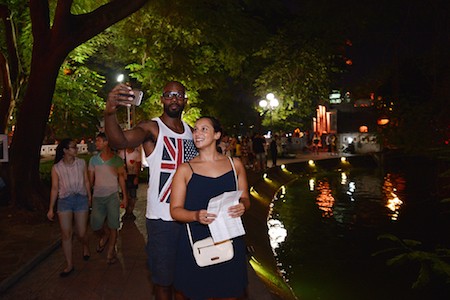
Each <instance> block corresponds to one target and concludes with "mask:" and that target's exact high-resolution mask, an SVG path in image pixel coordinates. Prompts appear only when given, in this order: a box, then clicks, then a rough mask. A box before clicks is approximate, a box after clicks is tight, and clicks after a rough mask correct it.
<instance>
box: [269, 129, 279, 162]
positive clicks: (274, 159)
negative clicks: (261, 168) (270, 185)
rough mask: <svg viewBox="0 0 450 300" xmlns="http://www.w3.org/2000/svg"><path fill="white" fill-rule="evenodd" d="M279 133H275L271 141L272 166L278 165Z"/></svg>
mask: <svg viewBox="0 0 450 300" xmlns="http://www.w3.org/2000/svg"><path fill="white" fill-rule="evenodd" d="M277 141H278V135H274V136H273V138H272V141H271V142H270V156H271V158H272V167H276V165H277V158H278V145H277Z"/></svg>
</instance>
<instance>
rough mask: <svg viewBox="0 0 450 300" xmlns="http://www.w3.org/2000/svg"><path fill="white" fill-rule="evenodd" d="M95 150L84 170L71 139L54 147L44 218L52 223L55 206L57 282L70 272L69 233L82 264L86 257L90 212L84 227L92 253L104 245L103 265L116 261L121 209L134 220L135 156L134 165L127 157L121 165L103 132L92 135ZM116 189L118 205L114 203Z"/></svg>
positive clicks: (88, 252) (132, 155) (72, 268)
mask: <svg viewBox="0 0 450 300" xmlns="http://www.w3.org/2000/svg"><path fill="white" fill-rule="evenodd" d="M95 146H96V150H97V151H98V152H97V154H96V155H94V156H92V157H91V158H90V160H89V165H88V166H86V162H85V161H84V160H83V159H80V158H78V157H77V144H76V141H75V140H73V139H69V138H68V139H64V140H62V141H61V142H60V143H59V144H58V146H57V148H56V155H55V162H54V165H53V167H52V188H51V194H50V205H49V210H48V212H47V217H48V218H49V219H50V220H54V214H55V207H56V208H57V213H58V220H59V223H60V227H61V236H62V248H63V252H64V256H65V259H66V267H65V268H64V270H63V271H62V272H61V273H60V276H61V277H67V276H68V275H70V274H71V273H72V272H73V271H74V270H75V268H74V266H73V254H72V236H73V233H74V232H75V234H76V235H77V236H78V238H79V240H80V241H81V242H82V244H83V259H84V260H89V258H90V255H91V254H90V249H89V246H88V235H87V228H88V219H89V208H90V207H92V212H91V214H90V222H89V223H90V226H91V228H92V230H93V231H94V232H95V233H96V235H97V236H98V237H99V242H98V246H97V249H96V251H97V252H99V253H100V252H103V250H104V249H105V248H106V246H108V249H107V263H108V264H114V263H115V262H117V255H116V249H115V246H116V241H117V234H118V232H117V230H118V228H119V226H120V220H119V215H120V207H126V214H125V216H127V214H128V215H133V213H132V209H133V208H134V203H135V201H136V188H137V183H136V180H137V178H136V175H133V174H138V173H137V172H138V171H136V170H135V169H136V168H140V156H139V159H138V160H139V162H138V161H137V159H136V158H135V154H134V153H130V154H129V156H131V157H132V161H131V162H130V161H129V160H128V161H127V160H126V161H127V163H124V160H122V158H120V157H119V156H118V155H117V154H116V153H115V152H114V151H113V150H112V149H111V147H110V146H109V142H108V138H107V136H106V135H105V134H104V133H99V134H98V135H97V137H96V139H95ZM133 150H134V149H133ZM132 152H136V151H132ZM131 157H130V158H131ZM130 181H131V182H132V183H133V184H135V186H133V187H132V186H131V185H129V186H128V187H127V182H130ZM119 187H120V190H121V191H122V200H120V198H119Z"/></svg>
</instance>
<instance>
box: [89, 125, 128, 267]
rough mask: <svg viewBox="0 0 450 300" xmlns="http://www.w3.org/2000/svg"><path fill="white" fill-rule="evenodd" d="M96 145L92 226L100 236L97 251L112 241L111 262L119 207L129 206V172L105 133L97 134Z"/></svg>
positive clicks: (91, 175) (92, 168)
mask: <svg viewBox="0 0 450 300" xmlns="http://www.w3.org/2000/svg"><path fill="white" fill-rule="evenodd" d="M95 145H96V147H97V150H98V151H99V153H98V154H97V155H95V156H92V157H91V159H90V160H89V168H88V170H89V180H90V182H91V185H92V186H93V187H94V195H93V198H94V199H93V201H92V213H91V227H92V230H94V231H95V232H96V233H97V235H98V236H100V240H99V242H98V246H97V252H99V253H101V252H103V250H104V249H105V247H106V244H107V243H108V242H109V245H108V251H107V256H106V257H107V260H106V262H107V263H108V264H109V265H111V264H114V263H116V262H117V253H116V241H117V234H118V229H119V227H120V219H119V218H120V207H121V206H122V207H126V206H127V200H128V198H127V190H126V185H125V177H126V173H125V168H124V163H123V160H122V159H121V158H120V157H119V156H117V155H116V154H115V153H114V152H113V151H112V150H111V147H110V146H109V144H108V139H107V137H106V135H105V134H104V133H99V134H98V135H97V138H96V139H95ZM119 185H120V188H121V189H122V201H120V199H119ZM105 220H106V224H105Z"/></svg>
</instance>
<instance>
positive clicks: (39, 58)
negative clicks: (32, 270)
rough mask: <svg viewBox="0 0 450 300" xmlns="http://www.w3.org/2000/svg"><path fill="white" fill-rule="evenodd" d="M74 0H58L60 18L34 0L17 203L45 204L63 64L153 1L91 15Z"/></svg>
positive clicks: (115, 2)
mask: <svg viewBox="0 0 450 300" xmlns="http://www.w3.org/2000/svg"><path fill="white" fill-rule="evenodd" d="M73 2H74V1H72V0H59V1H57V4H56V8H55V13H54V17H53V18H51V16H50V9H49V1H48V0H30V1H29V9H30V15H31V24H32V36H33V48H32V58H31V64H30V66H31V67H30V75H29V80H28V85H27V89H26V92H25V95H24V98H23V101H22V102H21V103H20V107H19V109H18V114H17V121H16V129H15V133H14V137H13V141H12V144H11V147H10V162H9V180H8V181H9V186H10V191H11V203H12V204H13V205H16V206H18V207H25V208H28V209H36V208H42V207H43V205H44V204H43V201H42V199H43V196H44V197H45V198H46V196H47V195H46V193H47V190H46V189H44V188H43V186H42V184H41V181H40V178H39V161H40V148H41V143H42V140H43V138H44V133H45V128H46V124H47V120H48V117H49V113H50V110H51V106H52V98H53V92H54V90H55V84H56V79H57V77H58V71H59V69H60V67H61V64H62V63H63V62H64V59H65V58H66V57H67V55H68V54H69V53H70V52H71V51H72V50H73V49H75V48H76V47H77V46H79V45H81V44H82V43H84V42H86V41H88V40H89V39H91V38H92V37H94V36H96V35H97V34H99V33H100V32H102V31H103V30H105V29H106V28H108V27H110V26H111V25H112V24H114V23H116V22H118V21H120V20H122V19H124V18H125V17H127V16H129V15H131V14H132V13H134V12H136V11H137V10H138V9H140V8H141V7H142V6H143V5H144V4H145V3H146V2H147V0H134V1H127V0H112V1H109V2H108V3H106V4H104V5H101V6H99V7H98V8H96V9H95V10H93V11H90V12H88V13H85V14H73V13H72V11H71V9H72V5H73Z"/></svg>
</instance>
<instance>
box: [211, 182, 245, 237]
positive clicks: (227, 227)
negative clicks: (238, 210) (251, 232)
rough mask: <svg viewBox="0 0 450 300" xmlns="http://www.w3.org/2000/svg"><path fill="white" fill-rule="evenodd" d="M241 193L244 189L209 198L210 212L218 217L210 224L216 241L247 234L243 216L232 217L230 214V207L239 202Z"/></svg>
mask: <svg viewBox="0 0 450 300" xmlns="http://www.w3.org/2000/svg"><path fill="white" fill-rule="evenodd" d="M241 195H242V191H232V192H225V193H223V194H220V195H219V196H216V197H214V198H211V199H210V200H209V204H208V208H207V211H208V213H213V214H216V215H217V217H216V219H215V220H214V221H213V222H212V223H211V224H209V225H208V226H209V231H210V232H211V236H212V238H213V240H214V243H219V242H222V241H225V240H228V239H232V238H234V237H237V236H241V235H244V234H245V230H244V225H242V220H241V218H232V217H230V215H229V214H228V208H229V207H230V206H233V205H236V204H238V203H239V198H240V197H241Z"/></svg>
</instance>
